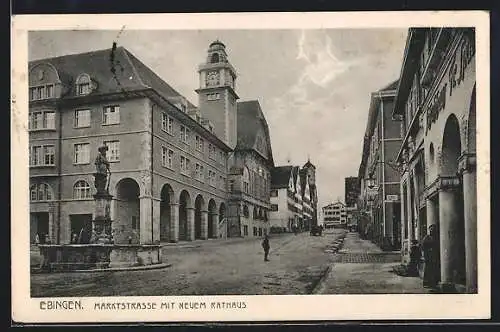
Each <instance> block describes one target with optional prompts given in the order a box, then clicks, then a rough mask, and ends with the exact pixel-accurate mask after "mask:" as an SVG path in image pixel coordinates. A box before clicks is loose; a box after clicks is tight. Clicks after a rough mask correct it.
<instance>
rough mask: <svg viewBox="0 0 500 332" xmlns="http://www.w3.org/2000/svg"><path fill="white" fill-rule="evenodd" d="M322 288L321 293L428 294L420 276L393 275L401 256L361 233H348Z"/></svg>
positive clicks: (319, 288)
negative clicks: (381, 248) (381, 246)
mask: <svg viewBox="0 0 500 332" xmlns="http://www.w3.org/2000/svg"><path fill="white" fill-rule="evenodd" d="M333 261H334V263H333V265H332V268H331V270H330V272H329V273H328V275H327V276H326V277H325V278H324V280H323V283H322V285H321V286H320V287H318V289H317V291H318V293H320V294H377V293H378V294H398V293H399V294H401V293H427V292H428V291H427V290H426V289H424V288H423V286H422V280H421V279H420V278H418V277H402V276H398V275H396V274H395V273H394V272H392V268H393V267H394V266H395V265H398V264H399V263H400V254H399V252H396V253H384V252H382V251H381V250H380V249H379V248H378V247H377V246H375V245H374V244H373V243H372V242H370V241H367V240H362V239H360V238H359V234H358V233H348V234H347V235H346V237H345V241H344V246H343V248H342V250H340V251H339V252H338V253H337V254H336V255H335V256H334V258H333Z"/></svg>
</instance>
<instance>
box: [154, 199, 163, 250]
mask: <svg viewBox="0 0 500 332" xmlns="http://www.w3.org/2000/svg"><path fill="white" fill-rule="evenodd" d="M160 203H161V201H160V199H158V198H153V218H152V227H153V243H159V242H160V212H161V210H160V209H161V208H160Z"/></svg>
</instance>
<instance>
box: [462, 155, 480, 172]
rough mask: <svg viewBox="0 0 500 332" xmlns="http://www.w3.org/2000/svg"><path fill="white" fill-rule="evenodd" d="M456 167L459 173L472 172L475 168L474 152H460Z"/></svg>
mask: <svg viewBox="0 0 500 332" xmlns="http://www.w3.org/2000/svg"><path fill="white" fill-rule="evenodd" d="M458 169H459V172H460V174H463V173H470V172H474V171H475V170H476V154H475V153H462V155H461V156H460V158H458Z"/></svg>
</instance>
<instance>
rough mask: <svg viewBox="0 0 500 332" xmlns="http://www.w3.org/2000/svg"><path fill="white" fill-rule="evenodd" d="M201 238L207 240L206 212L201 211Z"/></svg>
mask: <svg viewBox="0 0 500 332" xmlns="http://www.w3.org/2000/svg"><path fill="white" fill-rule="evenodd" d="M201 238H202V239H203V240H206V239H208V211H207V210H202V211H201Z"/></svg>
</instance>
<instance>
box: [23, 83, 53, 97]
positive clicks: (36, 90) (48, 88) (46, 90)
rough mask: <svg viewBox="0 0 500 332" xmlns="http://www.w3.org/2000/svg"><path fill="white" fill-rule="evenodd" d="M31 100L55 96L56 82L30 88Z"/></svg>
mask: <svg viewBox="0 0 500 332" xmlns="http://www.w3.org/2000/svg"><path fill="white" fill-rule="evenodd" d="M29 98H30V100H42V99H50V98H54V84H46V85H40V86H36V87H31V88H30V94H29Z"/></svg>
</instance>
